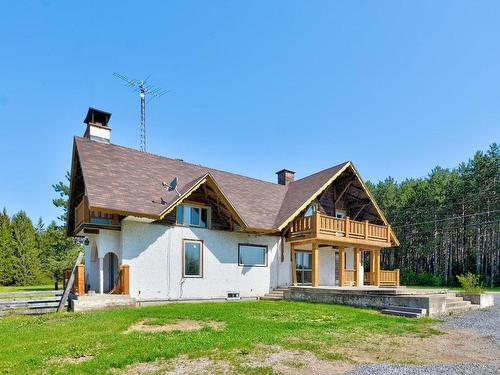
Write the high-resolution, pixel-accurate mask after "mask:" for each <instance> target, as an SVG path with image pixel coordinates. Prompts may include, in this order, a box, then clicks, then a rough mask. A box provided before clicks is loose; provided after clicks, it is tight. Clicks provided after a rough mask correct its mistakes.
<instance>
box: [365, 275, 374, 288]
mask: <svg viewBox="0 0 500 375" xmlns="http://www.w3.org/2000/svg"><path fill="white" fill-rule="evenodd" d="M374 283H375V274H374V273H373V272H365V276H364V284H365V285H373V284H374Z"/></svg>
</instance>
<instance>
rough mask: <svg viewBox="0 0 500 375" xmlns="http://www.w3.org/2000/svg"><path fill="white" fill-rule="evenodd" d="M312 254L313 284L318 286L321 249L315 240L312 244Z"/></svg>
mask: <svg viewBox="0 0 500 375" xmlns="http://www.w3.org/2000/svg"><path fill="white" fill-rule="evenodd" d="M311 246H312V248H311V255H312V286H313V287H317V286H318V271H319V270H318V268H319V267H318V258H319V254H318V252H319V250H318V243H317V242H313V243H312V244H311Z"/></svg>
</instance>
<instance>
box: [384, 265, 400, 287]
mask: <svg viewBox="0 0 500 375" xmlns="http://www.w3.org/2000/svg"><path fill="white" fill-rule="evenodd" d="M380 285H381V286H399V268H396V269H395V270H393V271H380Z"/></svg>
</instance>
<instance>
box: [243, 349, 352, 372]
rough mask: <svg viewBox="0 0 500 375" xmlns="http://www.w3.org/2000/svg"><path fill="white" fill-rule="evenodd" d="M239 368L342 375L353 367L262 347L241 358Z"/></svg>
mask: <svg viewBox="0 0 500 375" xmlns="http://www.w3.org/2000/svg"><path fill="white" fill-rule="evenodd" d="M240 360H241V367H242V368H247V369H249V368H250V369H259V368H261V369H266V368H267V369H271V370H272V371H275V372H279V373H282V374H287V375H295V374H297V375H298V374H313V375H314V374H318V375H320V374H343V373H345V372H347V371H349V370H351V369H352V368H353V367H354V366H353V364H352V363H349V362H347V361H335V360H333V361H329V360H324V359H319V358H317V357H316V356H315V355H314V354H312V353H310V352H306V351H299V350H286V349H283V348H282V347H280V346H268V347H262V348H261V350H259V351H258V352H257V353H255V354H254V353H252V354H248V355H246V356H244V357H242V358H240Z"/></svg>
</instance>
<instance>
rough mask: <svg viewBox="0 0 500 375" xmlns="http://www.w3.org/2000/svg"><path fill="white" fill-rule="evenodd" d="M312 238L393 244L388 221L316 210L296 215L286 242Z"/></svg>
mask: <svg viewBox="0 0 500 375" xmlns="http://www.w3.org/2000/svg"><path fill="white" fill-rule="evenodd" d="M313 239H314V240H318V241H321V242H334V243H336V244H346V245H360V246H366V247H376V248H381V247H391V246H392V243H391V229H390V225H377V224H372V223H370V222H368V221H367V220H365V221H356V220H351V219H349V218H348V217H346V218H336V217H333V216H328V215H323V214H320V213H318V212H315V213H314V214H313V215H311V216H305V217H299V218H297V219H295V220H294V221H293V222H292V224H291V225H290V229H289V232H288V235H287V240H288V241H289V242H292V241H301V240H313Z"/></svg>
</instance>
